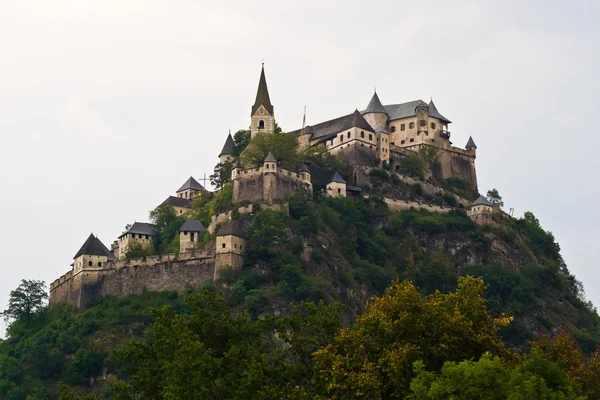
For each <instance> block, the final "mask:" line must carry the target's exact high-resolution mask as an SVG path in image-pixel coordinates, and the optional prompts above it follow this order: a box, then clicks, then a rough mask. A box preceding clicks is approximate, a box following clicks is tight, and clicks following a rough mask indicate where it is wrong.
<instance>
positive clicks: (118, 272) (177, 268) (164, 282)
mask: <svg viewBox="0 0 600 400" xmlns="http://www.w3.org/2000/svg"><path fill="white" fill-rule="evenodd" d="M218 273H219V271H218V270H217V269H216V268H215V253H214V251H213V250H198V251H196V252H185V253H181V254H179V255H178V256H176V255H175V254H168V255H163V256H151V257H144V258H139V259H134V260H126V261H116V262H108V263H106V264H104V266H103V267H102V268H84V269H81V270H78V271H77V272H73V271H69V272H67V273H66V274H64V275H63V276H61V277H60V278H58V279H57V280H55V281H54V282H52V283H51V284H50V306H52V305H55V304H58V303H68V304H71V305H73V306H75V307H78V308H85V306H86V305H88V304H89V303H90V302H91V301H93V300H97V299H99V298H102V297H103V296H116V297H122V296H127V295H128V294H140V293H142V291H143V290H150V291H163V290H176V291H179V292H181V291H183V290H184V289H185V288H186V287H188V286H189V287H192V288H195V289H197V288H199V287H201V286H202V285H204V284H206V283H208V282H211V281H213V280H214V279H215V278H216V276H218Z"/></svg>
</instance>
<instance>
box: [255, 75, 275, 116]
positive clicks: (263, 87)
mask: <svg viewBox="0 0 600 400" xmlns="http://www.w3.org/2000/svg"><path fill="white" fill-rule="evenodd" d="M261 105H262V106H264V107H265V108H266V109H267V111H268V112H269V114H271V115H273V105H272V104H271V98H270V97H269V89H268V88H267V79H266V78H265V65H264V64H263V66H262V68H261V70H260V80H259V81H258V90H257V91H256V100H255V101H254V105H253V106H252V115H254V113H255V112H256V110H258V108H259V107H260V106H261Z"/></svg>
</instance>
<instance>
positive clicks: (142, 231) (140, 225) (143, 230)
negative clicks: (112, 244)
mask: <svg viewBox="0 0 600 400" xmlns="http://www.w3.org/2000/svg"><path fill="white" fill-rule="evenodd" d="M153 227H154V225H152V224H150V223H148V222H134V223H133V225H131V226H130V227H129V229H127V231H125V232H123V233H122V234H121V236H119V237H123V236H125V235H127V234H128V233H135V234H136V235H137V234H139V235H152V228H153Z"/></svg>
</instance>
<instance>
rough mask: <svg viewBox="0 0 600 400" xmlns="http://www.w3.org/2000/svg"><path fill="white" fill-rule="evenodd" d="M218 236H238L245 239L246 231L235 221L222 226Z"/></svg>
mask: <svg viewBox="0 0 600 400" xmlns="http://www.w3.org/2000/svg"><path fill="white" fill-rule="evenodd" d="M217 236H237V237H241V238H243V237H245V236H244V231H243V230H242V228H241V227H240V226H239V225H238V224H237V222H236V221H234V220H231V219H230V220H229V221H227V222H225V223H224V224H223V225H221V228H220V229H219V232H217Z"/></svg>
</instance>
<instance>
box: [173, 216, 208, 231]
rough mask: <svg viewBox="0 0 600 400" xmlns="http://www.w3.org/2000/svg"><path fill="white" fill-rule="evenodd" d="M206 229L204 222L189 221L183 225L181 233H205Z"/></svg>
mask: <svg viewBox="0 0 600 400" xmlns="http://www.w3.org/2000/svg"><path fill="white" fill-rule="evenodd" d="M205 230H206V228H205V227H204V225H202V222H200V221H195V220H192V219H189V220H187V221H185V222H184V223H183V225H182V226H181V228H180V229H179V232H204V231H205Z"/></svg>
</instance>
